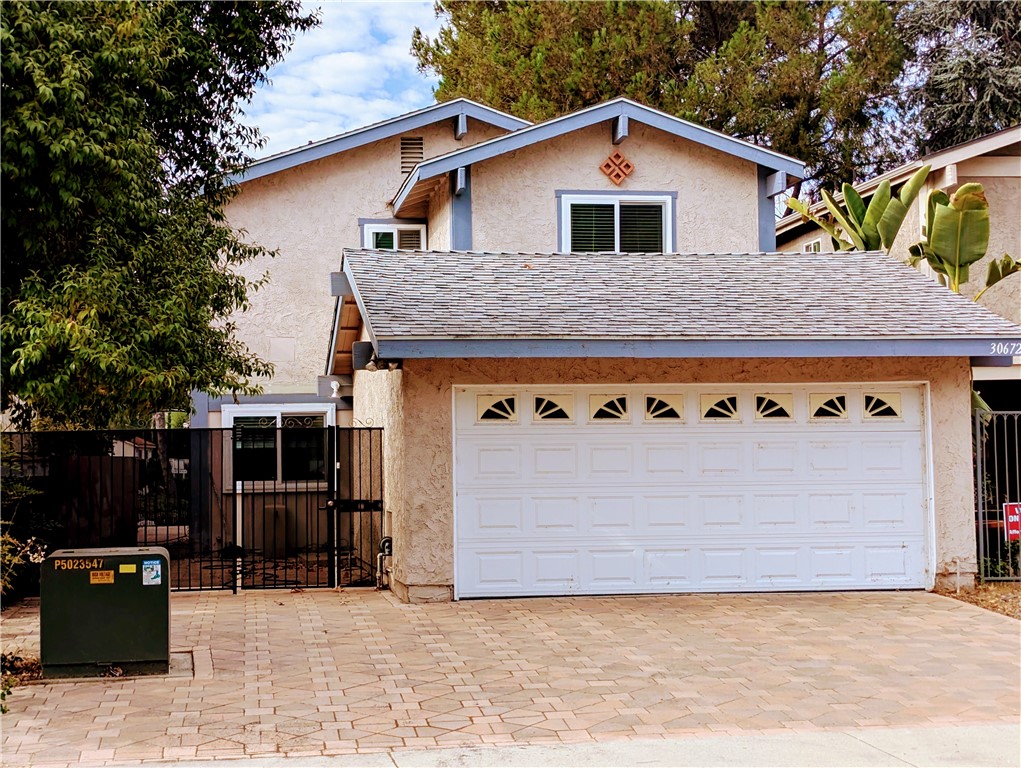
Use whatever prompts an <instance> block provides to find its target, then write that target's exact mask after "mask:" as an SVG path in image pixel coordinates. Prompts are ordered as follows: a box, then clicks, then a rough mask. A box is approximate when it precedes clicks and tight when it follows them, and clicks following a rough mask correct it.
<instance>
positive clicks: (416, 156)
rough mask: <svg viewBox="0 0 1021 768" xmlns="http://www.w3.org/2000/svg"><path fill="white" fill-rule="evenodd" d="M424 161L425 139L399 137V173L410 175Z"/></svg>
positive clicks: (419, 137)
mask: <svg viewBox="0 0 1021 768" xmlns="http://www.w3.org/2000/svg"><path fill="white" fill-rule="evenodd" d="M424 159H425V139H423V138H422V137H421V136H401V173H411V171H413V170H414V169H415V166H416V165H418V164H419V163H420V162H422V160H424Z"/></svg>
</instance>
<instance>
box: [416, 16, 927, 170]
mask: <svg viewBox="0 0 1021 768" xmlns="http://www.w3.org/2000/svg"><path fill="white" fill-rule="evenodd" d="M901 10H902V6H901V5H900V4H897V3H891V2H882V1H879V0H861V1H859V2H853V1H851V0H845V1H844V2H836V1H835V0H810V1H809V2H775V1H773V0H759V2H756V3H703V2H692V1H687V2H685V1H682V0H657V1H656V2H625V1H609V2H557V3H529V2H516V1H514V0H507V1H505V2H495V3H473V2H463V1H461V0H439V2H437V3H436V12H437V15H438V16H439V17H441V18H443V20H444V25H443V27H442V28H441V30H440V32H439V34H438V35H437V36H436V38H435V39H430V38H428V37H426V36H425V35H423V34H422V33H421V31H420V30H416V32H415V35H414V38H413V41H412V51H413V53H414V54H415V56H416V57H417V58H418V61H419V66H420V68H421V69H422V70H423V71H428V72H434V73H436V74H438V75H439V76H440V84H439V87H438V89H437V92H436V97H437V99H439V100H441V101H443V100H446V99H452V98H455V97H458V96H466V97H468V98H472V99H475V100H477V101H481V102H484V103H486V104H489V105H491V106H494V107H497V108H499V109H504V110H506V111H509V112H513V113H514V114H516V115H519V116H521V117H524V118H527V119H530V120H542V119H547V118H550V117H553V116H556V115H559V114H563V113H566V112H569V111H571V110H575V109H578V108H581V107H585V106H589V105H592V104H595V103H598V102H601V101H604V100H606V99H610V98H614V97H616V96H627V97H630V98H633V99H635V100H636V101H639V102H642V103H644V104H647V105H649V106H651V107H655V108H657V109H661V110H663V111H665V112H668V113H671V114H675V115H678V116H680V117H683V118H686V119H689V120H692V121H694V122H698V123H701V124H704V125H708V126H709V127H711V128H715V129H717V130H721V131H724V132H726V133H729V134H731V135H734V136H738V137H741V138H745V139H748V140H751V141H754V142H756V143H758V144H760V145H764V146H769V147H771V148H773V149H775V150H778V151H780V152H784V153H787V154H791V155H794V156H796V157H799V158H800V159H802V160H804V161H806V162H807V163H808V165H809V169H810V174H811V177H812V178H813V179H814V180H816V181H817V183H822V184H827V185H832V184H835V183H838V182H839V181H841V180H844V179H847V178H852V179H853V178H854V175H855V174H856V173H858V172H861V173H865V174H868V175H872V174H873V173H875V172H878V171H882V170H886V169H887V168H889V167H892V166H893V165H896V164H898V163H900V162H902V161H903V160H904V159H905V158H904V155H903V151H904V146H903V142H901V141H900V140H899V136H898V135H897V132H896V130H895V121H894V117H895V115H896V110H895V107H896V100H897V98H898V96H899V90H898V86H897V80H898V77H899V76H900V74H901V72H902V70H903V66H904V61H905V57H906V56H907V55H908V54H909V49H908V48H907V47H906V46H905V45H904V44H903V43H902V42H901V40H900V38H899V37H898V35H897V29H896V21H897V15H898V14H899V13H900V12H901Z"/></svg>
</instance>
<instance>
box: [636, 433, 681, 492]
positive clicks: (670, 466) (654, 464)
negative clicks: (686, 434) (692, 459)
mask: <svg viewBox="0 0 1021 768" xmlns="http://www.w3.org/2000/svg"><path fill="white" fill-rule="evenodd" d="M644 455H645V465H644V467H643V468H642V469H644V472H643V473H642V474H644V475H645V476H646V477H647V478H648V479H650V480H653V481H654V482H655V481H657V480H682V479H684V478H685V477H686V476H687V475H689V474H690V472H689V469H688V460H689V458H688V446H687V445H686V444H681V443H658V444H657V443H653V444H651V445H649V444H645V445H644Z"/></svg>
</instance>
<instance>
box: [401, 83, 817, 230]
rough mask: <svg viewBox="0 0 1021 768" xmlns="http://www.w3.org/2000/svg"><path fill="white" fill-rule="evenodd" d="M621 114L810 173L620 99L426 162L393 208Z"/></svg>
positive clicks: (795, 174)
mask: <svg viewBox="0 0 1021 768" xmlns="http://www.w3.org/2000/svg"><path fill="white" fill-rule="evenodd" d="M621 116H626V117H628V119H631V120H635V121H636V122H639V123H643V124H645V125H649V126H651V127H653V128H657V129H659V130H662V131H664V132H666V133H670V134H672V135H674V136H678V137H680V138H685V139H688V140H690V141H695V142H697V143H699V144H701V145H703V146H707V147H710V148H712V149H716V150H719V151H721V152H725V153H727V154H730V155H733V156H735V157H739V158H741V159H743V160H748V161H749V162H754V163H756V164H757V165H759V166H762V167H764V168H768V169H770V170H771V171H774V172H782V173H785V174H787V177H788V178H789V179H790V180H791V181H792V182H793V181H796V180H797V179H800V178H803V177H804V175H805V164H804V163H803V162H801V161H800V160H797V159H795V158H793V157H789V156H787V155H783V154H781V153H779V152H774V151H773V150H770V149H764V148H763V147H759V146H756V145H755V144H751V143H750V142H747V141H743V140H741V139H735V138H734V137H733V136H728V135H726V134H724V133H720V132H719V131H714V130H712V129H711V128H706V127H704V126H701V125H696V124H695V123H691V122H688V121H687V120H682V119H681V118H679V117H674V116H673V115H668V114H666V113H665V112H660V111H659V110H655V109H652V108H650V107H646V106H644V105H642V104H639V103H637V102H634V101H631V100H630V99H625V98H618V99H613V100H612V101H607V102H604V103H602V104H596V105H595V106H592V107H586V108H585V109H581V110H578V111H577V112H572V113H570V114H567V115H561V116H560V117H555V118H553V119H552V120H547V121H546V122H543V123H537V124H535V125H531V126H528V127H526V128H521V129H520V130H517V131H513V132H511V133H508V134H505V135H504V136H498V137H496V138H494V139H490V140H489V141H483V142H480V143H479V144H475V145H473V146H471V147H466V148H464V149H458V150H454V151H453V152H448V153H447V154H445V155H439V156H438V157H434V158H430V159H429V160H425V161H423V162H421V163H419V164H418V165H417V166H416V169H415V171H416V172H415V173H413V175H414V180H412V177H411V176H409V177H408V178H406V179H405V180H404V182H403V183H402V184H401V187H400V189H399V190H398V191H397V194H396V195H395V196H394V199H393V203H392V205H393V209H394V211H395V212H399V211H400V208H401V206H402V205H403V204H404V202H405V200H407V198H408V196H409V195H410V194H411V192H412V191H413V190H414V187H415V185H416V184H418V183H420V182H423V181H426V180H427V179H431V178H434V177H436V176H439V175H441V174H444V173H449V172H451V171H454V170H457V169H458V168H463V167H466V166H469V165H473V164H474V163H478V162H482V161H484V160H489V159H491V158H493V157H497V156H499V155H503V154H506V153H508V152H513V151H515V150H518V149H523V148H525V147H528V146H531V145H533V144H537V143H539V142H541V141H547V140H549V139H553V138H556V137H558V136H563V135H564V134H567V133H570V132H571V131H575V130H579V129H581V128H587V127H589V126H592V125H596V124H598V123H601V122H605V121H607V120H612V119H614V118H617V117H621Z"/></svg>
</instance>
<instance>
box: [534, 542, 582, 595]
mask: <svg viewBox="0 0 1021 768" xmlns="http://www.w3.org/2000/svg"><path fill="white" fill-rule="evenodd" d="M580 566H581V563H580V553H579V551H578V550H577V549H560V550H556V549H553V550H549V549H547V550H543V549H537V550H536V551H535V554H534V556H533V569H534V573H535V577H534V580H533V583H534V584H535V585H536V586H538V587H539V588H540V589H543V590H554V591H555V590H577V589H578V586H579V579H578V574H579V573H580V571H581V567H580Z"/></svg>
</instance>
